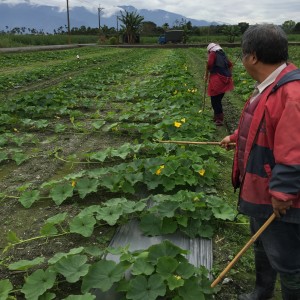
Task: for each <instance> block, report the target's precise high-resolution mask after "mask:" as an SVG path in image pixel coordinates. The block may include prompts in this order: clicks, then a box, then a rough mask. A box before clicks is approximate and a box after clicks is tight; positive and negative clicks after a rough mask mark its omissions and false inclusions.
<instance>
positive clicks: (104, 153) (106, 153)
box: [90, 148, 111, 162]
mask: <svg viewBox="0 0 300 300" xmlns="http://www.w3.org/2000/svg"><path fill="white" fill-rule="evenodd" d="M110 151H111V150H110V148H108V149H106V150H105V151H99V152H96V153H93V154H91V155H90V159H91V160H96V161H100V162H104V161H105V159H106V158H107V157H108V156H109V155H110Z"/></svg>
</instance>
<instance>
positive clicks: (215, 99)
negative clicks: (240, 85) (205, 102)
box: [210, 93, 225, 115]
mask: <svg viewBox="0 0 300 300" xmlns="http://www.w3.org/2000/svg"><path fill="white" fill-rule="evenodd" d="M224 95H225V93H223V94H219V95H216V96H211V97H210V102H211V106H212V108H213V110H214V114H215V115H218V114H221V113H223V106H222V99H223V97H224Z"/></svg>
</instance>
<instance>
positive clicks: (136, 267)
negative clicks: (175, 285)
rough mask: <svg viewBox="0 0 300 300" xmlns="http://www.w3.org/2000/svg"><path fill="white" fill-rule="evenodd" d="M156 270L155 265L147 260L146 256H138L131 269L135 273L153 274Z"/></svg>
mask: <svg viewBox="0 0 300 300" xmlns="http://www.w3.org/2000/svg"><path fill="white" fill-rule="evenodd" d="M153 272H154V266H153V265H151V264H150V263H149V262H147V261H146V259H145V258H137V259H136V261H135V262H134V264H133V266H132V270H131V274H133V275H141V274H145V275H151V274H152V273H153Z"/></svg>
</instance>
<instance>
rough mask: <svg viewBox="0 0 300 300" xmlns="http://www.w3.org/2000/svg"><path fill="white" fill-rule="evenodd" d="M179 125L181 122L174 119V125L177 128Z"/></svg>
mask: <svg viewBox="0 0 300 300" xmlns="http://www.w3.org/2000/svg"><path fill="white" fill-rule="evenodd" d="M181 125H182V123H180V122H176V121H175V122H174V126H175V127H177V128H179V127H180V126H181Z"/></svg>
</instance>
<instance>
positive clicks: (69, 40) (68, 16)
mask: <svg viewBox="0 0 300 300" xmlns="http://www.w3.org/2000/svg"><path fill="white" fill-rule="evenodd" d="M67 18H68V43H69V44H71V30H70V13H69V0H67Z"/></svg>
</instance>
